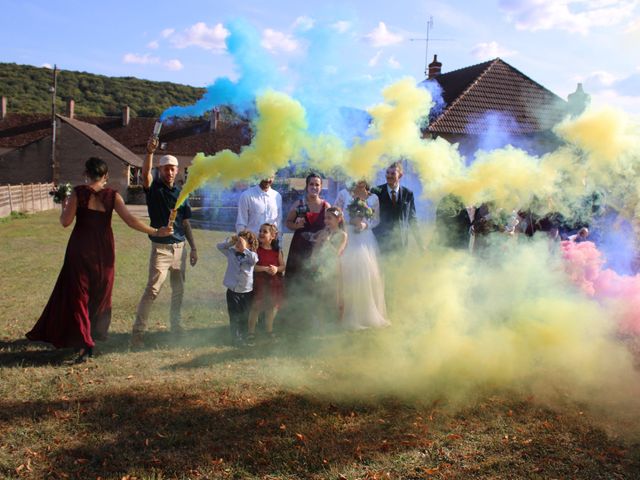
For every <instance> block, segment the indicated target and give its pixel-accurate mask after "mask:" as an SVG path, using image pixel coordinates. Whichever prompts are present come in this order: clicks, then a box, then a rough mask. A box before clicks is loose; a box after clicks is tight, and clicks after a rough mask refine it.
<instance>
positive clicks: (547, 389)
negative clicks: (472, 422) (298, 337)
mask: <svg viewBox="0 0 640 480" xmlns="http://www.w3.org/2000/svg"><path fill="white" fill-rule="evenodd" d="M383 271H384V272H385V274H384V275H385V286H386V290H387V295H386V297H387V298H388V310H389V314H388V317H389V319H390V320H391V322H392V325H391V326H390V327H388V328H386V329H381V330H377V331H366V332H353V333H345V334H342V335H341V336H337V337H336V338H334V340H333V342H329V341H325V343H324V345H325V350H324V351H323V355H322V356H321V357H320V359H319V363H317V364H316V365H315V367H316V368H315V369H314V370H313V371H311V372H309V371H308V370H297V369H294V370H292V371H288V372H284V373H283V376H284V377H285V378H287V379H288V380H289V381H291V382H295V383H296V384H297V385H298V386H299V384H300V382H303V383H304V384H305V385H306V386H307V387H308V388H311V389H312V391H313V392H314V393H315V394H319V395H329V396H337V397H343V398H353V397H357V398H367V397H369V398H370V397H371V396H389V395H391V396H394V397H400V398H409V399H413V398H419V399H422V400H424V401H427V402H430V401H433V400H437V399H441V398H446V399H447V401H448V402H450V403H451V404H453V405H469V404H473V402H474V401H475V400H476V399H477V398H478V396H479V395H481V394H482V392H493V393H495V392H496V391H501V390H503V391H505V390H506V391H515V392H517V393H518V394H521V395H523V396H529V395H534V396H536V398H537V399H538V400H544V401H564V400H566V399H571V400H574V401H580V402H585V403H586V405H587V406H590V407H592V408H593V409H596V410H598V411H602V410H606V409H611V410H609V412H608V414H609V415H612V416H620V415H622V414H623V413H624V412H626V413H629V412H635V413H638V406H637V401H636V397H637V395H638V394H639V393H640V377H639V376H638V373H637V372H636V371H635V369H634V366H633V361H632V357H631V354H630V353H629V352H628V350H627V349H626V347H625V346H624V345H623V344H622V343H621V342H619V341H618V340H617V339H616V337H615V322H614V321H613V319H612V318H611V316H610V313H609V312H608V311H607V310H605V309H604V308H603V307H601V306H600V305H599V304H598V303H597V302H595V301H593V300H590V299H587V298H586V297H584V296H583V295H582V294H581V293H580V292H579V291H577V290H575V289H574V287H573V286H572V284H571V283H570V282H569V281H568V279H567V278H566V276H565V275H564V273H563V271H562V267H561V265H560V258H559V255H557V254H554V253H553V252H552V251H550V250H549V245H547V243H546V241H537V242H532V243H525V244H518V243H515V242H511V241H506V242H505V243H500V244H499V245H497V246H496V249H495V250H493V251H492V252H491V254H489V255H488V257H487V258H483V259H478V258H474V257H471V256H470V255H468V254H467V253H466V252H454V251H437V250H431V251H429V252H428V253H427V254H426V255H423V256H416V255H406V256H396V257H393V258H390V259H388V260H387V261H386V262H385V265H384V269H383ZM345 288H349V286H345Z"/></svg>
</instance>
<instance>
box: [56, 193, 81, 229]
mask: <svg viewBox="0 0 640 480" xmlns="http://www.w3.org/2000/svg"><path fill="white" fill-rule="evenodd" d="M77 209H78V197H77V196H76V192H75V190H74V191H72V192H71V196H69V197H67V198H65V199H64V200H63V201H62V211H61V212H60V223H61V224H62V226H63V227H65V228H67V227H68V226H69V225H71V224H72V223H73V219H74V218H75V216H76V210H77Z"/></svg>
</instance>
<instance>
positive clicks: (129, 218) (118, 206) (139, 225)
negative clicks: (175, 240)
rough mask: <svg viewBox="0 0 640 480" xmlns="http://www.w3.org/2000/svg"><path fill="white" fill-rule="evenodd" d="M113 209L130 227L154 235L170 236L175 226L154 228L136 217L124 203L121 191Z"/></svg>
mask: <svg viewBox="0 0 640 480" xmlns="http://www.w3.org/2000/svg"><path fill="white" fill-rule="evenodd" d="M113 209H114V210H115V211H116V213H117V214H118V215H119V216H120V218H121V219H122V221H124V223H126V224H127V226H129V227H130V228H133V229H134V230H138V231H139V232H142V233H146V234H147V235H151V236H154V237H168V236H169V235H171V234H172V233H173V227H172V226H171V227H160V228H153V227H151V226H149V225H146V224H145V223H143V222H142V221H141V220H140V219H139V218H137V217H135V216H134V215H133V214H132V213H131V212H130V211H129V209H128V208H127V206H126V205H125V204H124V200H123V198H122V196H121V195H120V194H119V193H116V200H115V204H114V206H113Z"/></svg>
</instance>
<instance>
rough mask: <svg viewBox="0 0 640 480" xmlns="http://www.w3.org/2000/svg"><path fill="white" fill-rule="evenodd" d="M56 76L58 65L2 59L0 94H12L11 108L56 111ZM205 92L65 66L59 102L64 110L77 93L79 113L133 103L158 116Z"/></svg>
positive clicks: (135, 110) (115, 110)
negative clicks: (53, 88) (53, 105)
mask: <svg viewBox="0 0 640 480" xmlns="http://www.w3.org/2000/svg"><path fill="white" fill-rule="evenodd" d="M52 76H53V70H52V69H48V68H44V67H41V68H39V67H33V66H30V65H17V64H15V63H0V96H4V97H7V100H8V111H9V112H15V113H46V112H50V111H51V92H50V90H49V88H50V87H51V85H52ZM203 92H204V89H202V88H195V87H190V86H187V85H179V84H177V83H170V82H152V81H150V80H140V79H138V78H133V77H106V76H104V75H94V74H91V73H86V72H72V71H69V70H60V71H59V72H58V88H57V99H56V106H57V108H58V111H59V112H61V113H64V112H65V105H66V102H67V100H68V99H69V98H73V99H74V100H75V102H76V106H75V113H76V115H96V116H103V115H104V116H116V115H120V112H121V111H122V107H123V106H124V105H129V107H130V108H131V115H132V116H139V117H157V116H159V115H160V113H162V111H163V110H165V109H166V108H167V107H170V106H172V105H190V104H192V103H193V102H195V101H196V100H197V99H199V98H200V96H201V95H202V94H203Z"/></svg>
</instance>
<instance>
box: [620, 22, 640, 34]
mask: <svg viewBox="0 0 640 480" xmlns="http://www.w3.org/2000/svg"><path fill="white" fill-rule="evenodd" d="M624 33H640V18H637V19H635V20H632V21H631V22H629V24H628V25H627V26H626V28H625V29H624Z"/></svg>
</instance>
